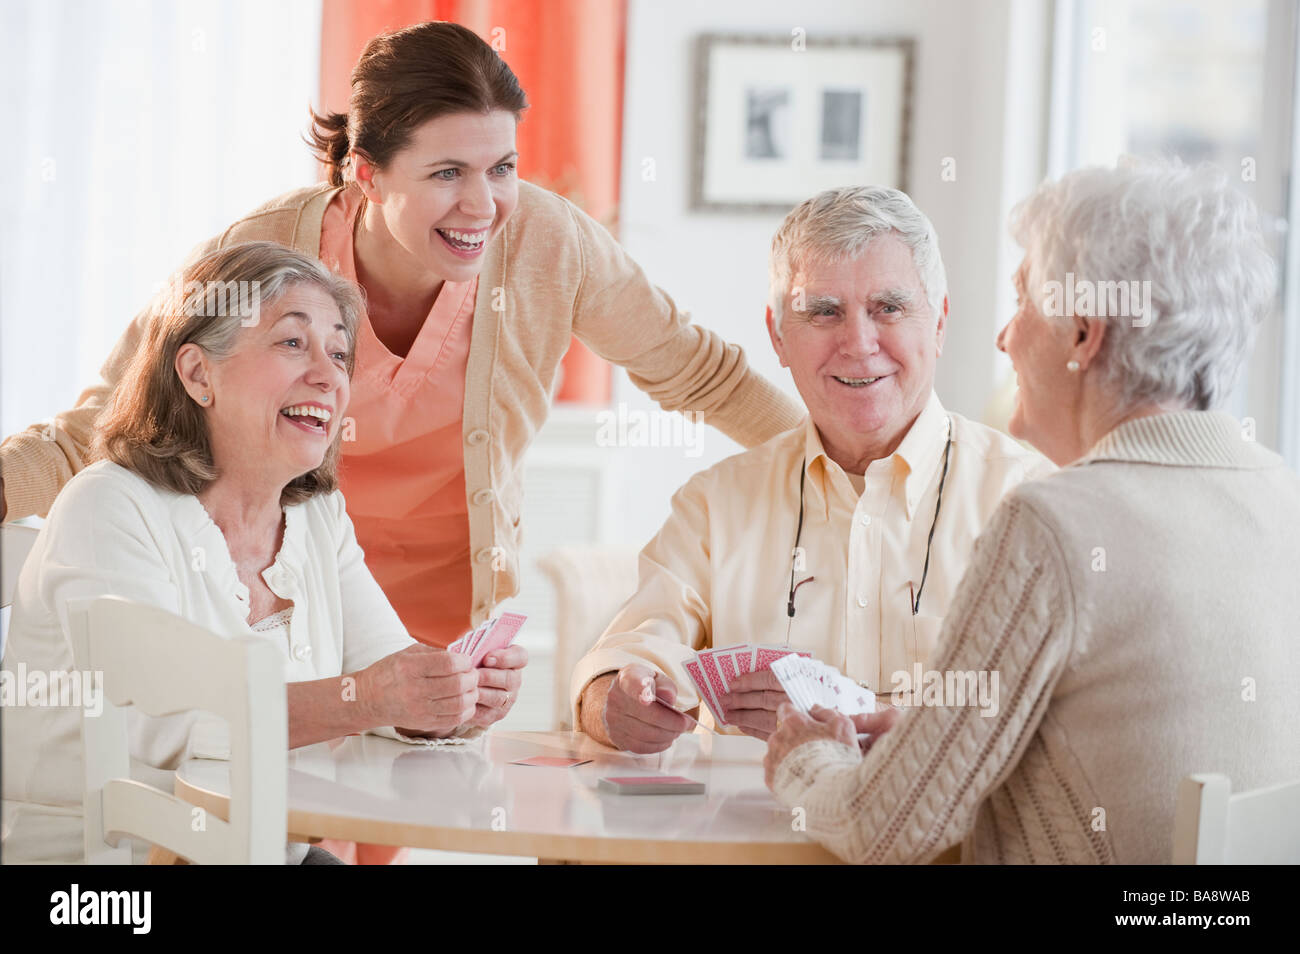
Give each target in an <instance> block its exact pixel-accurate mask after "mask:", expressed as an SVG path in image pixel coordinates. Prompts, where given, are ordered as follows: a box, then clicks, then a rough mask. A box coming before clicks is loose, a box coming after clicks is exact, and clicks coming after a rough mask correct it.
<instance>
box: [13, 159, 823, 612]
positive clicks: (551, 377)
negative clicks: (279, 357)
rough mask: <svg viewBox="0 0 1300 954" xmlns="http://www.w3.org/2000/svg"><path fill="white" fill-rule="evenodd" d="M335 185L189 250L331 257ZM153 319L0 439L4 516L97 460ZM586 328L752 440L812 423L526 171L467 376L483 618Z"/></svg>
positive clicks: (510, 561)
mask: <svg viewBox="0 0 1300 954" xmlns="http://www.w3.org/2000/svg"><path fill="white" fill-rule="evenodd" d="M338 191H339V190H338V189H336V188H334V187H331V186H328V185H318V186H313V187H311V188H307V189H300V190H297V191H295V192H291V193H288V194H287V195H284V196H281V197H279V198H278V199H274V200H272V201H271V202H268V203H267V204H266V205H264V206H262V207H261V208H259V209H257V210H256V211H254V212H252V213H251V214H249V215H248V216H245V217H244V218H242V219H240V220H239V221H238V222H236V223H235V224H234V225H232V226H230V227H229V228H228V229H226V230H225V231H224V232H223V233H221V235H219V236H217V237H216V238H214V239H211V240H210V241H208V242H205V243H204V244H203V245H201V246H200V247H199V248H198V249H196V250H195V252H194V253H193V254H192V256H191V259H193V258H196V257H198V256H199V255H201V254H203V253H206V252H208V251H211V250H213V249H215V248H219V247H222V246H226V245H231V244H234V243H236V242H247V241H254V240H270V241H275V242H280V243H282V244H285V245H291V246H293V247H294V248H296V249H299V250H300V251H304V252H307V253H308V254H310V255H313V256H316V255H319V254H320V232H321V218H322V217H323V215H324V213H325V208H326V206H327V205H328V204H329V202H330V200H331V199H332V198H333V197H334V196H335V195H336V194H337V192H338ZM146 318H147V314H146V313H141V314H140V315H138V316H137V317H136V319H135V320H134V321H133V322H132V323H131V325H130V327H128V328H127V330H126V333H125V334H124V335H123V336H122V338H121V340H120V341H118V343H117V346H116V347H115V348H114V349H113V353H112V354H111V355H110V356H109V358H108V361H107V362H106V363H105V364H104V367H103V369H102V371H101V374H102V375H103V378H104V381H103V382H102V383H100V384H97V385H94V386H92V387H90V388H88V389H86V390H85V391H84V392H83V393H82V395H81V397H80V398H79V399H78V401H77V406H76V408H74V409H73V410H71V411H66V412H64V413H62V414H59V415H57V416H56V417H55V418H54V421H53V422H52V423H49V424H37V425H34V426H32V427H30V428H28V429H27V430H25V431H22V432H20V433H18V434H14V435H12V436H11V437H9V438H8V439H7V440H5V441H4V443H3V445H0V477H3V478H4V482H5V484H4V495H5V500H6V502H7V504H8V508H9V510H8V514H7V516H6V519H9V520H16V519H18V518H19V517H24V516H27V515H28V514H32V513H37V514H40V515H42V516H44V515H45V514H46V513H47V512H48V511H49V508H50V505H51V503H52V502H53V501H54V496H55V494H56V493H58V490H59V488H60V487H62V486H63V485H64V484H65V483H67V482H68V480H69V479H71V477H72V475H73V474H75V473H76V472H78V471H80V470H81V469H82V468H83V467H85V466H86V465H87V464H89V463H90V462H91V461H90V459H89V447H90V442H91V438H92V436H93V428H94V421H95V418H96V416H97V415H98V413H99V410H100V408H101V407H102V406H103V405H104V403H105V402H106V400H107V399H108V396H109V394H110V392H111V388H112V386H113V385H114V384H116V383H117V381H118V379H119V378H121V376H122V374H123V372H124V371H125V369H126V367H127V364H128V363H129V361H130V359H131V356H132V355H133V354H134V353H135V349H136V348H137V346H138V344H139V342H140V340H141V336H142V329H143V327H144V324H145V321H146ZM574 335H576V336H577V337H578V338H579V339H581V340H582V341H583V342H584V343H585V344H587V345H588V346H589V347H590V348H591V349H592V350H593V351H594V352H596V354H598V355H600V356H601V357H603V358H605V359H607V360H609V361H612V362H613V363H614V364H618V365H621V366H622V367H624V368H626V369H627V371H628V375H629V377H630V378H631V380H632V383H633V384H635V385H636V386H637V387H639V388H641V389H642V390H643V391H645V392H646V393H647V394H649V395H650V396H651V397H652V398H654V399H655V400H656V401H657V402H659V405H660V406H661V407H662V408H664V409H665V410H668V411H677V410H689V411H697V412H700V413H701V414H702V415H703V419H704V421H705V422H707V423H709V424H711V425H713V426H714V427H716V428H718V429H719V430H721V431H722V432H723V433H725V434H727V435H728V436H729V437H732V438H734V439H735V440H736V441H738V442H739V443H741V444H743V445H745V446H746V447H753V446H756V445H758V444H761V443H763V441H765V440H767V439H768V438H769V437H774V436H776V435H777V434H780V433H781V432H782V431H787V430H789V429H790V428H792V427H794V426H795V425H797V424H798V423H799V422H800V421H801V420H802V419H803V415H804V411H803V409H802V408H801V407H800V406H799V405H798V404H796V403H795V402H794V401H792V400H791V399H790V398H788V397H787V396H786V395H785V394H784V393H783V392H781V391H780V390H779V389H778V388H776V387H775V386H774V385H773V384H771V383H770V382H769V381H767V380H766V379H764V378H763V377H762V376H760V375H758V374H756V373H754V372H753V371H751V370H749V367H748V364H747V362H746V360H745V356H744V354H743V352H742V351H741V349H740V348H738V347H737V346H735V345H730V344H727V342H725V341H723V340H722V339H721V338H720V337H718V335H716V334H714V333H713V332H711V331H709V330H708V329H706V328H702V327H701V326H699V325H696V324H692V323H691V321H690V319H689V317H688V316H687V315H686V314H685V313H683V312H681V311H679V310H678V309H677V306H676V305H675V304H674V303H673V301H672V299H671V298H669V297H668V296H667V295H666V294H664V293H663V292H662V291H660V290H659V289H658V288H656V287H655V286H654V285H652V284H650V282H649V281H648V280H647V279H646V277H645V275H644V273H642V271H641V269H640V268H639V267H638V266H637V264H636V262H634V261H632V259H631V258H629V257H628V255H627V253H626V252H624V251H623V249H622V247H621V246H620V245H619V244H618V242H616V241H615V240H614V238H613V237H612V236H611V235H610V234H609V232H608V231H606V230H605V228H603V227H602V226H601V225H599V224H598V223H597V222H596V221H595V220H593V219H592V218H590V217H589V216H587V215H586V214H585V213H583V212H582V211H581V210H580V209H578V208H577V207H576V206H574V205H573V204H572V203H570V202H569V201H567V200H566V199H563V198H561V197H560V196H557V195H555V194H553V193H551V192H548V191H546V190H545V189H541V188H538V187H537V186H534V185H530V184H529V183H527V182H520V183H519V205H518V207H517V208H516V210H515V213H514V215H513V216H511V218H510V220H509V222H507V224H506V227H505V229H503V230H502V232H501V234H500V235H498V236H497V238H496V239H494V240H493V241H492V243H491V244H490V245H489V246H488V248H487V251H486V252H485V253H484V261H483V269H482V271H481V273H480V275H479V285H478V298H477V302H476V304H475V308H474V328H473V338H472V341H471V344H470V353H469V364H468V367H467V370H466V379H465V409H464V425H463V436H464V440H465V447H464V451H465V493H466V497H467V500H468V507H469V535H470V552H471V555H472V558H473V561H474V563H473V607H472V610H473V620H474V622H475V623H478V622H481V621H482V620H484V619H486V618H487V617H488V616H489V615H491V612H492V608H493V606H494V605H495V604H496V603H498V602H500V601H502V600H504V599H507V598H509V597H511V596H513V595H514V594H515V593H516V592H518V589H519V568H518V555H519V541H520V527H519V517H520V508H521V504H522V500H523V458H524V452H525V451H526V450H527V448H528V445H529V443H531V441H532V439H533V436H534V435H535V434H536V433H537V431H538V430H539V429H540V428H541V426H542V424H543V423H544V422H545V420H546V416H547V414H548V412H549V411H550V406H551V397H552V394H553V393H554V390H555V388H556V386H557V385H558V383H559V381H558V371H559V368H560V361H561V359H562V358H563V357H564V355H565V353H566V352H567V351H568V349H569V342H570V340H571V339H572V337H573V336H574ZM344 453H345V454H346V453H347V447H346V445H345V446H344ZM498 548H499V549H498ZM494 556H495V557H497V559H494Z"/></svg>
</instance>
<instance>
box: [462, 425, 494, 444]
mask: <svg viewBox="0 0 1300 954" xmlns="http://www.w3.org/2000/svg"><path fill="white" fill-rule="evenodd" d="M489 437H491V435H490V434H488V432H487V431H485V430H483V428H481V427H480V428H478V429H476V430H473V431H470V432H469V433H468V434H466V435H465V442H466V443H467V444H470V445H471V446H474V447H478V446H479V445H480V444H486V443H487V442H488V438H489Z"/></svg>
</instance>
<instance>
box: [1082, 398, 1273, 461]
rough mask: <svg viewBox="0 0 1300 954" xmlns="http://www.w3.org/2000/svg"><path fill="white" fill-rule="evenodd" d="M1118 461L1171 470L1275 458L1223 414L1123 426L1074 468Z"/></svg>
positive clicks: (1175, 414)
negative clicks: (1087, 464)
mask: <svg viewBox="0 0 1300 954" xmlns="http://www.w3.org/2000/svg"><path fill="white" fill-rule="evenodd" d="M1103 460H1119V461H1135V462H1140V463H1147V464H1166V465H1169V466H1173V467H1229V468H1251V469H1254V468H1261V467H1271V466H1274V465H1275V464H1276V463H1277V461H1278V460H1279V458H1277V456H1276V455H1274V454H1272V453H1271V452H1267V451H1266V450H1265V449H1264V448H1262V447H1260V446H1259V445H1258V444H1256V443H1255V442H1254V441H1253V440H1251V439H1249V438H1246V437H1245V436H1244V435H1243V432H1242V428H1241V424H1239V423H1238V422H1237V420H1236V418H1234V417H1232V416H1231V415H1230V414H1225V413H1223V412H1222V411H1170V412H1167V413H1164V414H1152V415H1149V416H1147V417H1139V418H1135V419H1134V420H1131V421H1125V422H1124V423H1123V424H1120V425H1119V426H1118V427H1116V428H1114V429H1113V430H1111V431H1110V432H1109V433H1107V434H1105V435H1104V436H1103V437H1102V438H1101V440H1099V441H1097V443H1096V444H1094V445H1093V446H1092V449H1091V450H1089V451H1088V453H1086V454H1084V455H1083V457H1081V458H1079V460H1078V461H1077V462H1076V464H1086V463H1091V462H1093V461H1103Z"/></svg>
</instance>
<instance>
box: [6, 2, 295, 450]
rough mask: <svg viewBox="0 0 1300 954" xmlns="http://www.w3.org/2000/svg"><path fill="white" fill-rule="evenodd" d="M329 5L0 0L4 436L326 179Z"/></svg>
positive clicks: (59, 403) (74, 388) (50, 404)
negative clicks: (293, 197) (325, 18)
mask: <svg viewBox="0 0 1300 954" xmlns="http://www.w3.org/2000/svg"><path fill="white" fill-rule="evenodd" d="M319 48H320V0H278V2H273V3H268V2H266V0H260V2H259V0H219V2H218V0H189V2H186V3H176V2H174V0H136V2H128V0H0V61H2V65H0V70H3V71H4V84H3V89H4V92H3V96H4V100H3V103H2V104H0V109H2V112H0V117H2V118H0V123H2V124H3V125H2V126H0V128H2V129H3V131H4V142H5V147H6V149H5V152H6V157H7V159H8V162H7V166H8V168H9V175H10V177H11V179H12V180H13V181H12V182H11V184H10V186H9V187H8V188H6V189H5V190H4V199H3V206H2V209H3V215H2V216H0V220H2V222H3V224H2V226H0V228H2V229H3V231H2V232H0V425H2V427H0V429H2V430H3V433H4V434H6V435H7V434H11V433H13V432H14V431H15V430H18V429H20V428H22V427H25V426H27V425H28V424H32V423H35V422H36V421H39V420H42V419H44V418H47V417H49V416H51V415H52V414H54V413H55V412H57V411H60V410H62V409H64V408H66V407H70V406H71V404H72V402H73V401H75V399H76V397H77V395H78V394H79V393H80V391H81V389H82V388H83V387H85V386H86V385H88V384H90V383H92V382H93V381H94V380H96V379H97V377H98V372H99V367H100V365H101V364H102V362H103V360H104V358H105V357H107V355H108V352H109V351H110V350H111V348H112V346H113V343H114V342H115V341H116V340H117V337H118V335H119V334H120V333H121V331H122V329H123V328H124V327H125V326H126V325H127V323H128V322H129V321H130V320H131V318H132V317H133V316H134V315H135V313H136V312H137V311H138V310H139V309H140V308H141V307H142V306H143V305H144V304H145V303H146V302H147V301H148V299H149V297H150V295H151V293H152V292H153V290H154V288H155V287H156V286H157V285H158V284H159V283H160V282H162V281H163V280H164V279H165V278H166V277H167V275H168V274H169V273H170V272H171V271H172V270H173V269H174V268H175V267H176V266H177V265H179V264H180V262H181V261H182V259H183V258H184V257H185V255H186V254H187V253H188V252H189V250H190V249H191V248H192V247H193V246H194V245H196V244H197V243H198V242H200V241H201V240H203V239H205V238H207V237H209V236H211V235H213V234H215V233H217V232H218V231H220V230H221V229H223V228H225V227H226V226H227V225H229V224H230V223H231V222H232V221H234V219H235V218H237V217H238V216H240V215H241V214H243V213H245V212H247V211H249V210H250V209H252V208H254V207H255V206H257V205H259V204H261V203H262V202H264V201H266V200H267V199H270V198H272V197H274V196H276V195H278V194H279V193H281V192H285V191H288V190H289V189H292V188H297V187H301V186H306V185H310V184H311V183H312V182H314V181H315V179H316V170H315V166H314V163H313V161H312V159H311V155H310V152H309V150H308V148H307V146H306V145H305V144H304V143H303V141H302V134H303V132H304V130H305V129H306V127H307V110H308V107H309V105H315V104H316V100H317V89H318V86H319Z"/></svg>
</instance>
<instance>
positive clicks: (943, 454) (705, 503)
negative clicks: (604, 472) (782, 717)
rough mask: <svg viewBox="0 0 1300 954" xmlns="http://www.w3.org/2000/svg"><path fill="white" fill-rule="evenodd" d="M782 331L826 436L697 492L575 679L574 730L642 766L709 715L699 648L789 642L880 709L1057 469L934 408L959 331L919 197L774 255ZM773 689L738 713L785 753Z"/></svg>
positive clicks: (810, 428)
mask: <svg viewBox="0 0 1300 954" xmlns="http://www.w3.org/2000/svg"><path fill="white" fill-rule="evenodd" d="M770 270H771V300H770V305H769V307H768V309H767V328H768V333H769V335H770V336H771V339H772V346H773V347H774V348H775V349H776V353H777V355H778V356H779V357H780V359H781V365H782V366H783V367H787V368H789V369H790V373H791V375H792V376H793V378H794V383H795V387H796V388H798V390H799V393H800V395H801V396H802V397H803V400H804V403H805V404H806V405H807V407H808V410H809V416H808V418H806V419H805V421H804V423H803V424H802V425H800V426H799V427H797V428H795V429H793V430H790V431H787V432H785V433H784V434H781V435H778V436H777V437H775V438H773V439H772V440H770V441H768V442H767V443H765V444H763V445H760V446H759V447H756V448H753V449H752V450H749V451H746V452H745V453H742V454H738V455H736V456H734V457H731V458H728V459H727V460H724V461H722V462H721V463H720V464H718V465H716V466H714V467H712V468H709V469H708V470H705V471H703V472H701V473H699V474H696V475H695V476H694V477H693V478H691V480H689V481H688V482H687V483H686V484H685V486H683V487H682V488H681V489H680V490H679V491H678V492H677V494H676V495H675V496H674V498H673V508H672V514H671V516H670V517H669V518H668V521H667V522H666V523H665V524H664V526H663V528H662V529H661V530H660V531H659V533H658V534H657V535H656V536H655V538H654V539H653V540H651V541H650V543H649V545H648V546H646V548H645V549H644V550H643V551H642V553H641V566H640V586H639V589H638V591H637V593H636V594H635V595H634V596H633V597H632V598H631V599H630V600H629V601H628V602H627V603H626V604H625V605H624V606H623V608H622V609H621V610H620V611H619V614H618V616H617V617H616V618H615V619H614V621H613V622H612V623H611V624H610V626H609V628H608V629H607V630H606V632H605V634H604V636H602V637H601V639H600V640H599V641H598V642H597V643H596V645H595V646H594V647H593V648H592V650H591V651H590V652H589V653H588V654H587V655H586V656H585V657H583V659H581V660H580V661H579V663H578V665H577V668H576V670H575V672H574V675H573V682H572V700H573V705H574V724H575V725H577V726H580V727H581V728H582V729H583V731H585V732H586V733H587V734H589V735H591V736H592V737H594V738H596V739H598V740H600V741H601V742H604V743H606V744H610V745H614V746H617V747H619V748H622V749H626V750H629V751H633V752H658V751H662V750H663V749H666V748H667V747H668V746H669V745H671V744H672V742H673V740H674V739H675V738H676V737H677V736H678V735H679V734H680V733H682V732H684V731H686V730H687V729H689V728H690V727H691V723H690V721H689V720H688V719H687V718H686V717H685V716H684V715H682V714H681V712H680V711H674V709H673V708H670V707H669V706H664V705H659V704H657V703H655V702H654V701H653V699H652V695H657V696H658V697H659V698H661V699H666V700H668V701H669V702H670V704H672V705H675V706H676V708H677V709H679V710H691V709H693V708H695V707H697V706H698V704H699V699H698V698H697V695H696V693H695V692H694V690H693V687H692V683H691V681H690V679H689V678H688V676H687V675H686V672H685V670H684V669H683V663H685V662H688V661H689V660H690V659H691V658H692V657H693V655H694V653H695V652H696V651H698V650H701V649H704V648H707V647H710V646H712V647H724V646H728V645H736V644H743V643H760V644H779V645H783V644H788V645H789V647H790V648H792V649H796V650H801V651H807V652H810V653H812V655H813V656H815V657H816V658H818V659H821V660H823V661H824V662H827V663H830V664H831V665H834V666H837V667H838V668H840V669H841V670H842V671H843V672H845V674H846V675H848V676H850V677H851V678H853V679H855V680H858V681H859V682H861V683H862V684H863V685H865V686H867V687H868V688H870V689H872V690H874V691H876V692H886V693H887V692H890V691H891V690H893V689H895V688H896V687H897V686H898V685H899V683H898V681H896V680H895V678H894V674H895V673H908V674H909V675H910V674H911V672H912V671H913V664H914V663H920V664H921V665H922V668H924V667H925V665H926V663H927V661H928V659H929V656H930V653H931V651H932V650H933V648H934V646H935V641H936V637H937V636H938V633H939V629H940V625H941V623H942V621H943V617H944V614H945V613H946V612H947V609H948V603H949V600H950V599H951V597H952V594H953V592H954V590H955V588H956V586H957V582H958V581H959V580H960V579H961V576H962V573H963V572H964V571H965V569H966V563H967V559H968V556H969V554H970V549H971V545H972V543H973V542H974V540H975V538H976V537H977V536H978V535H979V533H980V530H981V529H982V528H983V526H984V523H985V521H986V520H988V518H989V517H990V516H991V515H992V513H993V511H994V510H995V509H996V507H997V505H998V503H999V501H1001V499H1002V497H1003V495H1004V494H1006V493H1007V491H1009V490H1010V489H1011V488H1013V487H1015V486H1016V485H1017V484H1019V483H1020V482H1022V481H1024V480H1025V479H1027V478H1031V477H1035V476H1038V475H1040V474H1043V473H1046V472H1048V471H1050V470H1051V465H1050V464H1049V463H1048V462H1047V461H1046V460H1045V459H1044V458H1042V457H1040V456H1038V455H1037V454H1035V453H1033V452H1032V451H1028V450H1025V449H1024V448H1022V447H1021V446H1020V445H1018V444H1017V443H1015V442H1014V441H1012V440H1011V439H1010V438H1008V437H1006V436H1004V435H1002V434H1000V433H999V432H997V431H995V430H992V429H991V428H988V427H984V426H982V425H980V424H976V423H973V422H971V421H968V420H966V419H965V418H963V417H961V416H960V415H957V414H950V413H948V412H946V411H945V410H944V408H943V406H942V405H941V404H940V403H939V400H938V398H937V397H936V396H935V394H934V391H933V384H934V370H935V362H936V359H937V358H938V357H939V354H940V352H941V351H942V350H943V340H944V331H945V328H946V322H947V317H948V299H947V282H946V279H945V277H944V269H943V262H942V260H941V259H940V257H939V246H938V239H937V236H936V235H935V232H934V227H933V226H932V225H931V224H930V221H929V220H928V219H927V218H926V217H925V216H924V215H923V214H922V213H921V211H920V210H919V209H917V208H916V206H915V205H913V203H912V201H911V200H910V199H909V198H908V197H907V196H906V195H904V194H903V193H902V192H898V191H897V190H894V189H885V188H841V189H833V190H830V191H827V192H823V193H821V194H820V195H817V196H814V197H813V198H811V199H809V200H808V201H806V202H804V203H803V204H802V205H800V206H799V207H798V208H796V209H795V210H794V211H793V212H791V213H790V215H789V216H787V217H786V220H785V221H784V222H783V223H782V225H781V227H780V229H778V231H777V233H776V236H775V237H774V238H773V241H772V254H771V261H770ZM784 698H785V697H784V694H783V693H782V692H781V691H780V685H779V683H777V681H776V679H775V677H774V676H773V675H772V674H771V673H770V672H756V673H751V674H748V675H745V676H741V677H740V678H739V679H738V680H736V681H735V682H733V684H732V691H731V692H730V693H729V694H727V695H725V696H723V697H722V699H721V700H720V701H721V703H722V705H723V707H724V708H725V710H726V712H725V719H726V721H727V722H728V723H730V724H732V725H734V726H735V727H736V728H737V729H738V730H739V731H743V732H745V733H746V734H749V735H754V736H757V737H759V738H767V736H768V735H769V734H770V733H771V732H772V731H773V730H774V728H775V726H776V710H777V707H778V706H779V705H780V703H781V702H782V701H784Z"/></svg>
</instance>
